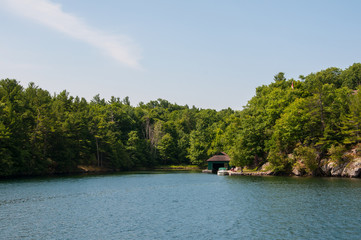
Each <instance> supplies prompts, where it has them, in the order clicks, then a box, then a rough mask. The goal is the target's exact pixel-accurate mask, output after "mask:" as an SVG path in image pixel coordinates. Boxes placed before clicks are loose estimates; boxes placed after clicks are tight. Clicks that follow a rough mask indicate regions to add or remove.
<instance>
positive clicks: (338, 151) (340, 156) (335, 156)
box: [328, 145, 349, 164]
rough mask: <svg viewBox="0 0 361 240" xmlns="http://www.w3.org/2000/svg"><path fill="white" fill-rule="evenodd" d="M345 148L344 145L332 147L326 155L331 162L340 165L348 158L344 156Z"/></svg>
mask: <svg viewBox="0 0 361 240" xmlns="http://www.w3.org/2000/svg"><path fill="white" fill-rule="evenodd" d="M345 152H346V147H345V146H344V145H332V146H331V147H330V149H329V150H328V154H329V155H330V158H331V160H332V161H334V162H336V163H338V164H342V163H344V162H346V161H347V160H348V159H349V157H347V156H346V155H345Z"/></svg>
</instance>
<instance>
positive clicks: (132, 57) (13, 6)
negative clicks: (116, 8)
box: [0, 0, 140, 68]
mask: <svg viewBox="0 0 361 240" xmlns="http://www.w3.org/2000/svg"><path fill="white" fill-rule="evenodd" d="M0 3H3V5H4V6H5V7H7V9H9V10H10V11H11V12H13V13H16V14H18V15H20V16H23V17H26V18H29V19H32V20H34V21H37V22H38V23H40V24H43V25H46V26H48V27H50V28H51V29H54V30H57V31H59V32H62V33H64V34H66V35H68V36H70V37H72V38H75V39H78V40H80V41H83V42H86V43H88V44H90V45H92V46H94V47H96V48H98V49H100V50H102V51H103V52H104V53H105V54H107V55H108V56H111V57H112V58H114V59H115V60H117V61H118V62H120V63H122V64H125V65H127V66H129V67H132V68H140V65H139V60H140V54H139V49H138V48H137V47H136V46H135V45H134V44H133V42H132V40H131V39H130V38H129V37H127V36H114V35H111V34H106V33H103V32H101V31H99V30H97V29H94V28H92V27H90V26H88V25H87V24H86V23H85V22H84V21H82V20H81V19H80V18H78V17H76V16H74V15H72V14H69V13H66V12H64V11H63V10H62V8H61V5H60V4H56V3H52V2H50V1H49V0H0Z"/></svg>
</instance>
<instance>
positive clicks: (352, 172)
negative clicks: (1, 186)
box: [321, 158, 361, 178]
mask: <svg viewBox="0 0 361 240" xmlns="http://www.w3.org/2000/svg"><path fill="white" fill-rule="evenodd" d="M321 170H322V173H323V175H325V176H331V177H351V178H357V177H361V158H355V159H353V160H351V161H350V162H348V163H341V164H337V163H335V162H332V161H327V160H323V161H322V162H321Z"/></svg>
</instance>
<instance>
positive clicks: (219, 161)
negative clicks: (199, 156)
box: [207, 152, 231, 173]
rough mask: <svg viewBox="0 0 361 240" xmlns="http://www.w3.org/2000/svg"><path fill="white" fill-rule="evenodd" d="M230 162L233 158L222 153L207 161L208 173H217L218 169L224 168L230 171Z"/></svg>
mask: <svg viewBox="0 0 361 240" xmlns="http://www.w3.org/2000/svg"><path fill="white" fill-rule="evenodd" d="M229 161H231V158H230V157H229V156H228V155H227V154H226V153H224V152H220V153H218V154H216V155H214V156H213V157H211V158H210V159H208V160H207V162H208V171H209V172H210V171H212V173H217V171H218V169H219V168H223V167H224V168H227V169H228V170H229V169H230V167H229Z"/></svg>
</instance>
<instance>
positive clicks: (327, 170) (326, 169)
mask: <svg viewBox="0 0 361 240" xmlns="http://www.w3.org/2000/svg"><path fill="white" fill-rule="evenodd" d="M334 165H335V163H333V162H328V161H327V160H323V161H322V163H321V170H322V172H323V173H324V174H325V175H326V176H331V171H332V168H333V166H334Z"/></svg>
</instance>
